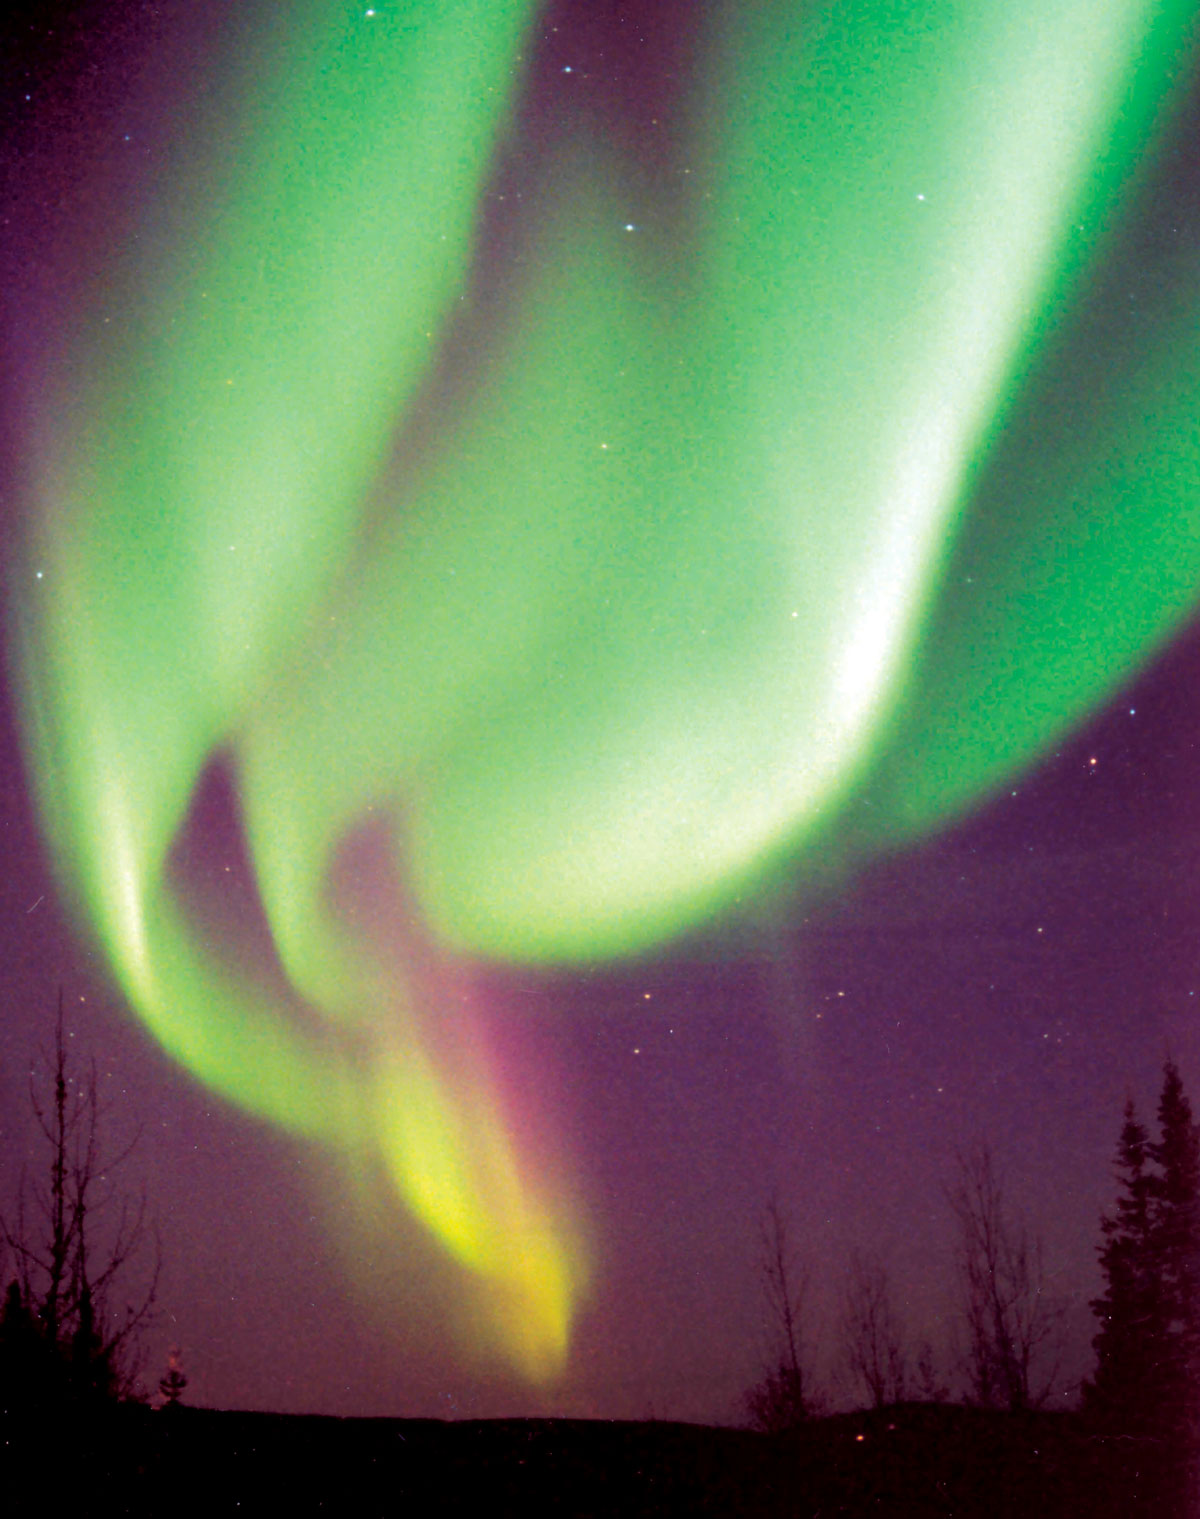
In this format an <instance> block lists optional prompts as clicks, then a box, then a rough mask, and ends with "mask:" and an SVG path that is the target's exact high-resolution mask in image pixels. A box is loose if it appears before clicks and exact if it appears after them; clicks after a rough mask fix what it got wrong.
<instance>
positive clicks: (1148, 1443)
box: [1084, 1060, 1200, 1514]
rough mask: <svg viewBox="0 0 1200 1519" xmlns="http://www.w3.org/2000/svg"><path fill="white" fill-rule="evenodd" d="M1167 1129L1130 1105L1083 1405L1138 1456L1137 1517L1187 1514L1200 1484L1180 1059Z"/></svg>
mask: <svg viewBox="0 0 1200 1519" xmlns="http://www.w3.org/2000/svg"><path fill="white" fill-rule="evenodd" d="M1158 1126H1159V1138H1158V1140H1157V1141H1152V1140H1151V1139H1150V1137H1149V1135H1148V1134H1147V1132H1146V1130H1145V1128H1144V1127H1143V1125H1142V1124H1141V1123H1140V1122H1139V1121H1138V1118H1137V1114H1136V1112H1135V1110H1134V1106H1133V1102H1132V1100H1130V1101H1129V1102H1127V1103H1126V1106H1125V1118H1124V1122H1123V1124H1122V1128H1121V1136H1120V1139H1119V1141H1118V1145H1117V1165H1116V1172H1117V1180H1118V1183H1119V1187H1120V1192H1119V1195H1118V1197H1117V1202H1116V1207H1115V1209H1114V1210H1113V1211H1112V1212H1111V1213H1107V1214H1105V1215H1104V1216H1103V1218H1102V1219H1101V1221H1100V1229H1101V1235H1102V1241H1101V1245H1100V1250H1099V1254H1100V1268H1101V1271H1102V1272H1103V1274H1104V1292H1103V1294H1102V1295H1101V1296H1100V1297H1098V1298H1096V1299H1094V1300H1093V1302H1092V1305H1091V1306H1092V1312H1093V1313H1094V1314H1095V1315H1096V1317H1097V1319H1098V1320H1099V1323H1100V1328H1099V1331H1098V1333H1097V1334H1096V1336H1095V1338H1094V1340H1093V1341H1092V1344H1093V1345H1094V1347H1095V1350H1096V1371H1095V1374H1094V1375H1093V1377H1092V1379H1091V1381H1090V1382H1088V1383H1087V1384H1086V1386H1085V1388H1084V1408H1085V1411H1086V1412H1087V1414H1088V1416H1089V1417H1090V1419H1091V1420H1092V1422H1093V1423H1094V1425H1095V1426H1096V1427H1097V1428H1098V1429H1099V1430H1100V1431H1101V1432H1102V1433H1103V1434H1105V1435H1107V1436H1108V1437H1109V1438H1111V1439H1113V1440H1115V1441H1118V1442H1120V1446H1121V1448H1122V1450H1123V1451H1124V1453H1125V1454H1126V1455H1127V1457H1128V1459H1127V1461H1126V1463H1125V1464H1126V1466H1127V1467H1128V1471H1127V1473H1126V1475H1127V1478H1128V1479H1129V1482H1130V1488H1131V1494H1133V1490H1134V1488H1135V1487H1136V1488H1137V1489H1138V1493H1139V1494H1140V1496H1138V1494H1133V1496H1131V1512H1133V1511H1134V1507H1133V1504H1134V1498H1135V1497H1136V1498H1137V1502H1138V1504H1140V1506H1138V1507H1137V1509H1136V1511H1138V1512H1143V1511H1144V1512H1155V1513H1158V1514H1174V1513H1176V1512H1178V1513H1180V1514H1185V1513H1189V1512H1190V1502H1191V1499H1192V1498H1194V1495H1195V1492H1196V1489H1197V1483H1198V1482H1200V1459H1198V1457H1200V1407H1198V1405H1200V1127H1198V1126H1197V1124H1196V1122H1195V1120H1194V1119H1193V1117H1192V1108H1191V1104H1190V1103H1189V1101H1188V1098H1187V1095H1186V1094H1185V1092H1184V1090H1183V1082H1182V1080H1181V1078H1180V1075H1179V1070H1178V1068H1177V1067H1176V1065H1175V1063H1174V1062H1173V1061H1171V1060H1168V1061H1167V1063H1166V1065H1165V1066H1164V1067H1163V1084H1162V1092H1161V1095H1160V1097H1159V1103H1158Z"/></svg>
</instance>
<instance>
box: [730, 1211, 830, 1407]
mask: <svg viewBox="0 0 1200 1519" xmlns="http://www.w3.org/2000/svg"><path fill="white" fill-rule="evenodd" d="M761 1250H762V1264H761V1273H762V1288H763V1305H764V1309H765V1314H766V1319H767V1332H768V1336H769V1344H770V1350H769V1353H768V1359H767V1367H766V1370H765V1372H764V1373H763V1376H762V1379H761V1380H760V1381H758V1382H756V1383H755V1384H754V1386H753V1387H751V1388H750V1390H749V1392H747V1394H746V1412H747V1414H748V1416H749V1419H750V1423H751V1425H752V1426H753V1427H754V1428H755V1429H760V1430H762V1431H763V1432H764V1433H766V1434H779V1433H782V1432H783V1431H784V1430H787V1429H792V1428H794V1427H795V1426H796V1425H797V1424H801V1423H803V1422H804V1420H805V1419H807V1418H809V1417H810V1416H811V1414H812V1413H813V1412H814V1408H815V1395H814V1390H813V1386H812V1379H811V1377H810V1376H809V1374H808V1371H807V1368H806V1346H805V1344H804V1340H803V1334H802V1324H803V1317H804V1299H805V1291H806V1288H807V1278H806V1276H805V1275H804V1273H803V1272H802V1271H801V1270H800V1268H799V1266H798V1265H797V1263H796V1260H795V1258H794V1256H793V1253H792V1250H791V1246H790V1243H789V1241H788V1230H787V1221H786V1219H785V1218H784V1215H783V1212H782V1210H781V1209H780V1206H779V1203H778V1200H777V1199H773V1200H772V1201H771V1202H770V1203H768V1205H767V1209H766V1212H765V1214H764V1216H763V1222H762V1239H761Z"/></svg>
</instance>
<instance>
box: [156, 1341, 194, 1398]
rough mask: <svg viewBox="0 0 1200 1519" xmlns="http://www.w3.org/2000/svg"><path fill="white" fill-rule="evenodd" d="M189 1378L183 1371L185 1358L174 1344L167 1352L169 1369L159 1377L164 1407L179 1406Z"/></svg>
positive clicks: (159, 1388) (159, 1387)
mask: <svg viewBox="0 0 1200 1519" xmlns="http://www.w3.org/2000/svg"><path fill="white" fill-rule="evenodd" d="M187 1385H188V1379H187V1377H186V1376H185V1375H184V1371H183V1358H182V1353H181V1351H180V1349H179V1346H178V1345H172V1346H171V1349H170V1351H169V1352H168V1354H167V1369H166V1371H165V1372H164V1373H163V1375H162V1377H161V1378H160V1379H159V1383H158V1390H159V1393H160V1394H161V1396H162V1400H163V1407H164V1408H178V1406H179V1403H180V1400H181V1399H182V1397H183V1394H184V1389H185V1388H186V1387H187Z"/></svg>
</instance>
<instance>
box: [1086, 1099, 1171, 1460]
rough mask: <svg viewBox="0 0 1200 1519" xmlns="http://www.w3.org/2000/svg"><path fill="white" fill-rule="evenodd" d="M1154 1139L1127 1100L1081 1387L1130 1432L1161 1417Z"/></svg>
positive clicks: (1089, 1404)
mask: <svg viewBox="0 0 1200 1519" xmlns="http://www.w3.org/2000/svg"><path fill="white" fill-rule="evenodd" d="M1150 1165H1151V1150H1150V1139H1149V1136H1148V1134H1147V1133H1146V1129H1145V1127H1144V1126H1143V1125H1142V1124H1141V1123H1140V1122H1139V1120H1138V1117H1137V1112H1136V1110H1135V1108H1134V1105H1133V1099H1132V1098H1130V1099H1129V1100H1128V1101H1127V1102H1126V1104H1125V1119H1124V1122H1123V1123H1122V1125H1121V1136H1120V1139H1119V1140H1118V1142H1117V1158H1116V1167H1115V1170H1116V1175H1117V1181H1118V1184H1119V1186H1120V1193H1119V1195H1118V1197H1117V1203H1116V1207H1115V1209H1114V1211H1113V1212H1112V1213H1107V1214H1105V1215H1104V1216H1103V1218H1102V1219H1101V1220H1100V1230H1101V1234H1102V1236H1103V1242H1102V1244H1101V1246H1100V1251H1099V1253H1100V1269H1101V1270H1102V1271H1103V1273H1104V1281H1105V1288H1104V1293H1103V1295H1102V1296H1101V1297H1099V1298H1095V1299H1093V1301H1092V1304H1091V1307H1092V1312H1093V1313H1094V1314H1095V1315H1096V1317H1097V1318H1098V1319H1099V1321H1100V1329H1099V1332H1098V1333H1097V1335H1096V1337H1095V1338H1094V1339H1093V1341H1092V1344H1093V1346H1094V1347H1095V1350H1096V1355H1097V1365H1096V1372H1095V1375H1094V1376H1093V1378H1092V1380H1091V1381H1090V1382H1088V1383H1086V1384H1085V1386H1084V1407H1085V1408H1086V1410H1087V1411H1088V1412H1089V1413H1090V1414H1091V1415H1092V1416H1093V1417H1094V1418H1099V1419H1101V1420H1104V1421H1106V1422H1108V1423H1109V1424H1112V1425H1114V1426H1117V1427H1120V1428H1121V1429H1122V1430H1123V1431H1124V1432H1125V1433H1126V1434H1127V1435H1134V1434H1137V1433H1139V1432H1146V1433H1149V1432H1151V1431H1153V1430H1154V1429H1155V1428H1156V1426H1157V1424H1158V1421H1159V1418H1160V1414H1161V1410H1160V1407H1159V1404H1160V1402H1161V1390H1160V1386H1159V1373H1160V1368H1161V1366H1162V1358H1163V1351H1164V1345H1163V1341H1164V1329H1165V1311H1164V1303H1163V1298H1162V1284H1161V1279H1160V1274H1159V1270H1158V1265H1157V1262H1156V1259H1155V1253H1156V1252H1155V1241H1154V1229H1153V1224H1154V1201H1155V1196H1154V1194H1155V1191H1156V1186H1155V1183H1156V1177H1155V1176H1154V1174H1153V1173H1152V1171H1151V1170H1150Z"/></svg>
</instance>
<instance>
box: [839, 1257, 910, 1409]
mask: <svg viewBox="0 0 1200 1519" xmlns="http://www.w3.org/2000/svg"><path fill="white" fill-rule="evenodd" d="M841 1331H842V1346H843V1354H844V1356H845V1362H846V1368H847V1370H848V1371H849V1373H850V1376H851V1379H852V1380H853V1381H854V1382H855V1384H856V1385H857V1386H858V1387H859V1388H860V1389H861V1391H862V1392H864V1393H865V1394H866V1396H867V1398H868V1400H869V1401H870V1403H871V1405H872V1406H873V1407H875V1408H884V1407H886V1406H887V1405H888V1404H889V1403H899V1402H901V1401H902V1400H903V1399H904V1398H905V1397H906V1396H907V1394H908V1392H909V1384H910V1381H911V1377H910V1374H909V1367H908V1355H907V1352H906V1349H905V1342H904V1331H903V1329H902V1327H901V1324H900V1321H899V1319H898V1318H897V1315H896V1309H895V1305H894V1303H893V1301H892V1289H891V1282H890V1280H889V1278H888V1273H887V1268H886V1267H885V1266H884V1264H883V1262H882V1261H880V1260H879V1259H878V1258H876V1257H874V1256H865V1255H862V1254H861V1253H859V1252H857V1251H856V1252H855V1253H854V1254H853V1255H852V1256H851V1258H850V1267H849V1270H848V1272H847V1274H846V1282H845V1288H844V1293H843V1301H842V1314H841Z"/></svg>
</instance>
